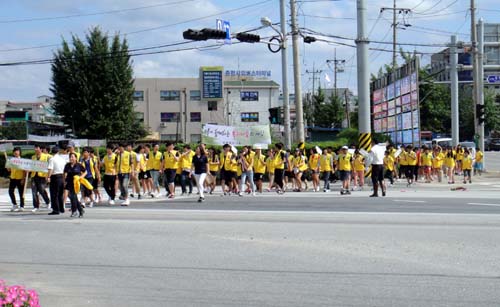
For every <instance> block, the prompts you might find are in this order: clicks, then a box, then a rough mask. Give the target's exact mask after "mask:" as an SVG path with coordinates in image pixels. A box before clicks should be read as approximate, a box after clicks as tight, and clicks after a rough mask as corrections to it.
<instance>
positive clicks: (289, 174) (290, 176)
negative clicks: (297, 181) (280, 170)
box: [285, 171, 295, 179]
mask: <svg viewBox="0 0 500 307" xmlns="http://www.w3.org/2000/svg"><path fill="white" fill-rule="evenodd" d="M285 177H288V178H290V179H293V178H295V174H294V173H293V172H290V171H285Z"/></svg>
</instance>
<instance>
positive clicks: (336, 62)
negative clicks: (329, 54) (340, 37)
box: [326, 48, 345, 96]
mask: <svg viewBox="0 0 500 307" xmlns="http://www.w3.org/2000/svg"><path fill="white" fill-rule="evenodd" d="M331 62H333V78H334V81H333V89H334V91H333V92H334V95H335V96H337V73H339V72H344V69H343V66H342V65H344V64H345V60H343V59H337V49H336V48H335V49H334V53H333V60H326V63H328V64H329V63H331Z"/></svg>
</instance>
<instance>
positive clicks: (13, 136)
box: [0, 121, 27, 140]
mask: <svg viewBox="0 0 500 307" xmlns="http://www.w3.org/2000/svg"><path fill="white" fill-rule="evenodd" d="M0 138H1V139H6V140H25V139H26V138H27V136H26V122H24V121H19V122H10V123H9V125H8V126H0Z"/></svg>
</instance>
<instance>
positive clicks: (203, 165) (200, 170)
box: [192, 145, 210, 203]
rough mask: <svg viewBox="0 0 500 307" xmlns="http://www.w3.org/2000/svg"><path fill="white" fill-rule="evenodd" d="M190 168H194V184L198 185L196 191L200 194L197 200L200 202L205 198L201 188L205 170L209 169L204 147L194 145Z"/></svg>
mask: <svg viewBox="0 0 500 307" xmlns="http://www.w3.org/2000/svg"><path fill="white" fill-rule="evenodd" d="M192 168H193V169H194V177H195V178H196V186H197V187H198V193H199V194H200V198H199V199H198V202H200V203H201V202H202V201H204V200H205V196H204V195H203V190H204V188H203V184H204V183H205V178H206V177H207V172H208V170H209V169H210V166H209V164H208V158H207V155H206V153H205V149H203V147H202V146H201V145H200V146H198V147H196V152H195V155H194V156H193V163H192Z"/></svg>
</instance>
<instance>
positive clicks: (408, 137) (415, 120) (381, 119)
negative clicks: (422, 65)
mask: <svg viewBox="0 0 500 307" xmlns="http://www.w3.org/2000/svg"><path fill="white" fill-rule="evenodd" d="M418 69H419V60H418V58H415V59H414V60H412V61H411V62H409V63H407V64H405V65H403V66H401V67H400V68H398V69H397V71H396V73H395V74H385V75H384V76H383V77H381V78H379V79H377V80H375V81H373V82H372V83H371V98H372V100H371V104H372V108H371V110H372V116H371V118H372V123H373V131H374V132H376V133H383V134H386V135H388V136H389V137H390V138H391V140H392V141H393V142H394V143H396V144H398V145H399V144H404V145H408V144H412V145H419V144H420V112H419V108H420V106H419V96H418V90H419V88H418V86H419V84H418Z"/></svg>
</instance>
